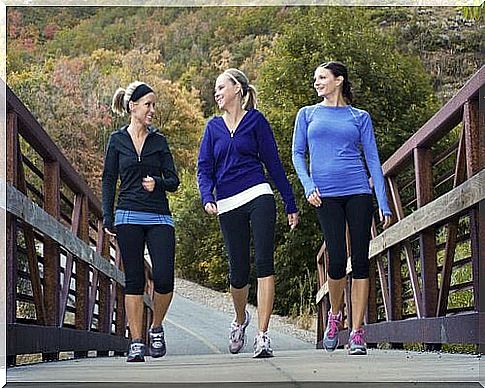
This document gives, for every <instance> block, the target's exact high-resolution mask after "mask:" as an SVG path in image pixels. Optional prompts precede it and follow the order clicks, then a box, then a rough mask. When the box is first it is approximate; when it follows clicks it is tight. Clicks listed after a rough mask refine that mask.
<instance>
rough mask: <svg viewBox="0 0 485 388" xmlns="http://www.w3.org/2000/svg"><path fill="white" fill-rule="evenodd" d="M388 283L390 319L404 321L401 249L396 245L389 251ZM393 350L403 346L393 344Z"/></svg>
mask: <svg viewBox="0 0 485 388" xmlns="http://www.w3.org/2000/svg"><path fill="white" fill-rule="evenodd" d="M387 281H388V285H389V307H390V312H389V317H390V320H391V321H399V320H401V319H402V277H401V249H400V246H399V245H395V246H393V247H392V248H390V249H389V250H388V251H387ZM391 348H394V349H402V348H403V344H402V343H397V342H395V343H394V342H393V343H391Z"/></svg>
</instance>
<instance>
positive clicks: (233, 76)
mask: <svg viewBox="0 0 485 388" xmlns="http://www.w3.org/2000/svg"><path fill="white" fill-rule="evenodd" d="M222 74H224V75H226V76H227V77H228V78H229V79H230V80H231V82H232V83H233V84H239V85H241V103H242V107H243V109H245V110H249V109H253V108H256V105H257V97H256V89H255V87H254V86H253V85H251V84H250V83H249V80H248V77H247V76H246V74H244V73H243V72H242V71H241V70H239V69H234V68H231V69H227V70H226V71H224V72H223V73H222Z"/></svg>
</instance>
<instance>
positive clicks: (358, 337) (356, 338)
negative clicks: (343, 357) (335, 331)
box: [349, 328, 367, 355]
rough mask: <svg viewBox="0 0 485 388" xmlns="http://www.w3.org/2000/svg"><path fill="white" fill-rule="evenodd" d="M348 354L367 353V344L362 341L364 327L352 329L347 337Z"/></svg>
mask: <svg viewBox="0 0 485 388" xmlns="http://www.w3.org/2000/svg"><path fill="white" fill-rule="evenodd" d="M349 354H350V355H365V354H367V346H366V344H365V341H364V329H363V328H360V329H358V330H355V331H354V330H352V332H351V333H350V338H349Z"/></svg>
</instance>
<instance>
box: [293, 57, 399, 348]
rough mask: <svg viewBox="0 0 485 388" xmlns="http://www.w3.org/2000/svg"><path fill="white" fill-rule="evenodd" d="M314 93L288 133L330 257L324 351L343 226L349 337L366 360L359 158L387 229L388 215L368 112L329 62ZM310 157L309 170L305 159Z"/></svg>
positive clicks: (337, 287) (335, 316)
mask: <svg viewBox="0 0 485 388" xmlns="http://www.w3.org/2000/svg"><path fill="white" fill-rule="evenodd" d="M314 87H315V90H316V91H317V94H318V96H319V97H323V101H322V102H321V103H319V104H316V105H311V106H306V107H303V108H302V109H300V111H299V112H298V115H297V117H296V122H295V131H294V134H293V164H294V166H295V169H296V172H297V174H298V177H299V178H300V181H301V183H302V184H303V187H304V189H305V195H306V197H307V199H308V202H309V203H310V204H312V205H313V206H315V207H316V211H317V216H318V220H319V222H320V225H321V228H322V232H323V235H324V238H325V241H326V245H327V248H328V253H329V268H328V276H329V279H328V287H329V296H330V304H331V311H329V313H328V321H327V327H326V330H325V334H324V340H323V343H324V347H325V349H327V350H328V351H333V350H335V348H336V347H337V346H338V330H339V327H340V326H341V320H342V315H341V312H340V308H341V305H342V300H343V293H344V288H345V282H346V267H347V255H346V241H345V229H346V224H348V226H349V232H350V245H351V262H352V278H353V279H352V295H351V299H352V332H351V334H350V339H349V354H366V353H367V349H366V345H365V341H364V330H363V328H362V324H363V320H364V314H365V310H366V308H367V300H368V294H369V256H368V255H369V241H370V230H371V225H372V215H373V210H374V209H373V203H372V189H371V187H370V185H369V180H368V176H367V173H366V169H365V165H364V160H363V158H362V153H363V155H364V157H365V162H366V164H367V167H368V169H369V171H370V174H371V177H372V180H373V183H374V188H375V192H376V196H377V202H378V204H379V209H380V214H381V219H382V220H383V221H384V227H387V226H389V224H390V221H391V211H390V210H389V206H388V204H387V196H386V188H385V183H384V176H383V173H382V167H381V164H380V161H379V156H378V152H377V146H376V141H375V137H374V130H373V128H372V122H371V118H370V116H369V113H367V112H366V111H364V110H361V109H357V108H355V107H353V106H351V105H350V104H351V102H352V92H351V87H350V82H349V80H348V75H347V69H346V67H345V66H344V65H343V64H341V63H339V62H328V63H324V64H322V65H320V66H318V67H317V69H316V70H315V82H314ZM307 152H308V153H309V156H310V158H309V159H310V160H309V161H310V169H308V167H307V163H306V159H305V156H306V154H307Z"/></svg>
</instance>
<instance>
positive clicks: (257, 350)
mask: <svg viewBox="0 0 485 388" xmlns="http://www.w3.org/2000/svg"><path fill="white" fill-rule="evenodd" d="M270 342H271V341H270V339H269V336H268V332H265V333H259V334H258V335H257V336H256V337H255V338H254V355H253V358H268V357H273V349H271V346H270Z"/></svg>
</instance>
